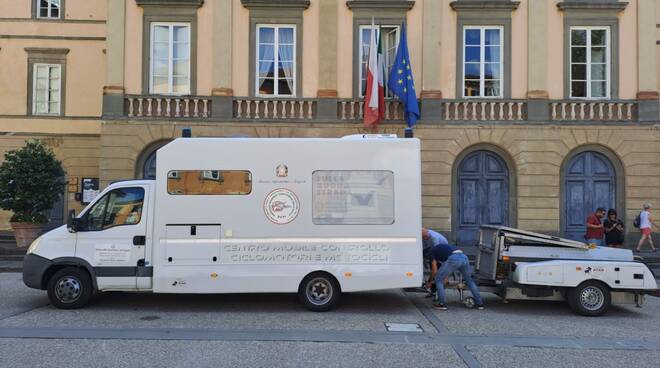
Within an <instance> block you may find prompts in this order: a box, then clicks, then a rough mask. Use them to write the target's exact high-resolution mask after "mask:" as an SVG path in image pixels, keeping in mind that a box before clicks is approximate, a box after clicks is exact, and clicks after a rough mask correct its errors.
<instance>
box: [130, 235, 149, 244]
mask: <svg viewBox="0 0 660 368" xmlns="http://www.w3.org/2000/svg"><path fill="white" fill-rule="evenodd" d="M146 242H147V237H146V236H144V235H135V236H134V237H133V245H144V244H145V243H146Z"/></svg>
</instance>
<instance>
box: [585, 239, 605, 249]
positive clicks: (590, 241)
mask: <svg viewBox="0 0 660 368" xmlns="http://www.w3.org/2000/svg"><path fill="white" fill-rule="evenodd" d="M587 244H596V245H597V246H599V247H602V246H603V239H587Z"/></svg>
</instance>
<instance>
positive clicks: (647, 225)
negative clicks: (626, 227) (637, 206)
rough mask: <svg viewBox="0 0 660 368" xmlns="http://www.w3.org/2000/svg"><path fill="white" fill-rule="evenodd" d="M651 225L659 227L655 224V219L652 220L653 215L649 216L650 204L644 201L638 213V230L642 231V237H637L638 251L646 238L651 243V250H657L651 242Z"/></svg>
mask: <svg viewBox="0 0 660 368" xmlns="http://www.w3.org/2000/svg"><path fill="white" fill-rule="evenodd" d="M651 226H655V228H656V229H660V227H658V225H656V223H655V221H653V217H651V204H650V203H644V210H643V211H642V212H640V213H639V230H640V231H641V232H642V237H641V238H640V239H639V243H637V251H638V252H639V251H640V250H642V245H644V242H645V241H646V239H648V240H649V244H651V249H652V251H653V252H656V251H657V249H656V248H655V245H654V244H653V236H652V235H651Z"/></svg>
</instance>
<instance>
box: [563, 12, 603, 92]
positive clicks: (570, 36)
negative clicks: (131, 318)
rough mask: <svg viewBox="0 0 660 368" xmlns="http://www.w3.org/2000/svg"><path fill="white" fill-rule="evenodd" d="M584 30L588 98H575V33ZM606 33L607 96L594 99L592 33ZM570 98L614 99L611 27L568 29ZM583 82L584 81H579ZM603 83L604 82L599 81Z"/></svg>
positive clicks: (573, 27)
mask: <svg viewBox="0 0 660 368" xmlns="http://www.w3.org/2000/svg"><path fill="white" fill-rule="evenodd" d="M574 30H584V31H587V39H586V45H584V47H585V48H586V51H587V52H586V55H585V56H586V60H585V62H584V64H585V65H586V75H585V78H586V79H585V80H584V82H585V83H586V91H585V92H586V96H584V97H581V96H573V52H572V51H573V31H574ZM602 30H604V31H605V67H606V73H605V74H606V76H605V78H606V79H605V96H597V97H593V96H592V93H591V83H592V82H593V80H592V79H591V47H592V46H591V33H592V31H602ZM568 33H569V34H568V42H569V44H568V86H567V87H568V98H569V99H572V100H609V99H611V98H612V97H611V96H612V41H611V40H612V28H611V26H607V25H605V26H594V25H584V26H578V25H571V26H569V27H568ZM579 81H582V80H579ZM598 81H600V82H602V80H598Z"/></svg>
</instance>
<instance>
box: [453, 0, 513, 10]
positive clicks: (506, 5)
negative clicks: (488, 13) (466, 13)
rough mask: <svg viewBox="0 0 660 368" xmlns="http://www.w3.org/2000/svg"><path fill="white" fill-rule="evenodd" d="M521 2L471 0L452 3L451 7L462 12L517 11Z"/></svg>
mask: <svg viewBox="0 0 660 368" xmlns="http://www.w3.org/2000/svg"><path fill="white" fill-rule="evenodd" d="M518 5H520V1H509V0H470V1H466V0H463V1H452V2H451V3H450V4H449V6H451V8H452V9H454V10H456V11H460V10H510V11H513V10H516V9H518Z"/></svg>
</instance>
